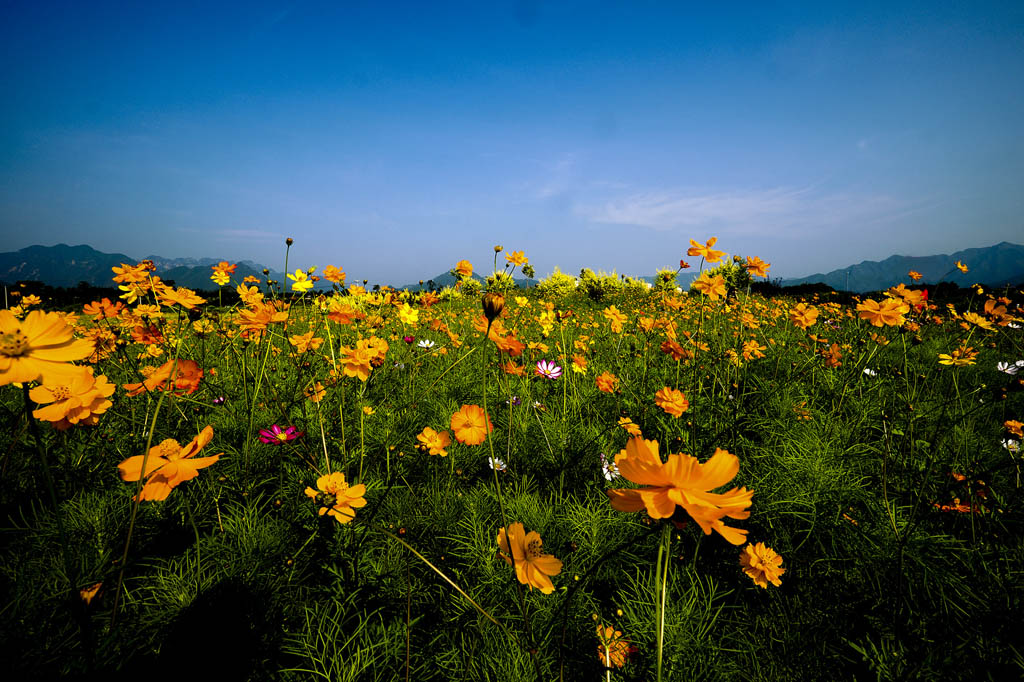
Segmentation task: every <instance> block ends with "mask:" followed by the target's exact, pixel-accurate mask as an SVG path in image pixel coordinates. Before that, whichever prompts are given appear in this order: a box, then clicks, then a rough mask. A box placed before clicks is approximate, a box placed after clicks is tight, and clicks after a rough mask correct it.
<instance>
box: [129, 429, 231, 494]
mask: <svg viewBox="0 0 1024 682" xmlns="http://www.w3.org/2000/svg"><path fill="white" fill-rule="evenodd" d="M212 439H213V427H212V426H207V427H206V428H205V429H203V430H202V431H200V432H199V435H198V436H196V437H195V438H193V439H192V442H190V443H189V444H188V445H186V446H185V447H181V445H179V444H178V441H176V440H174V439H173V438H168V439H167V440H165V441H164V442H162V443H160V444H159V445H155V446H153V447H151V448H150V449H149V455H148V457H147V456H145V455H135V456H134V457H129V458H128V459H126V460H125V461H123V462H121V463H120V464H118V465H117V468H118V471H120V473H121V480H124V481H137V480H139V478H140V477H143V478H145V479H146V483H145V485H143V486H142V492H141V493H139V496H138V497H139V499H142V500H166V499H167V496H168V495H170V494H171V490H173V489H174V488H176V487H177V486H178V485H180V484H182V483H184V482H185V481H190V480H192V479H193V478H195V477H196V476H198V475H199V470H200V469H203V468H205V467H208V466H210V465H211V464H213V463H214V462H216V461H217V460H219V459H220V456H221V455H223V454H224V453H223V452H222V453H219V454H216V455H213V456H212V457H199V458H194V456H195V455H196V454H198V453H199V451H200V450H202V449H203V448H204V447H206V444H207V443H209V442H210V441H211V440H212ZM143 460H145V466H146V471H145V472H143V471H142V466H143Z"/></svg>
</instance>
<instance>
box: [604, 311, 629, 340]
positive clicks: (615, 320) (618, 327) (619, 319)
mask: <svg viewBox="0 0 1024 682" xmlns="http://www.w3.org/2000/svg"><path fill="white" fill-rule="evenodd" d="M601 314H602V315H604V319H606V320H608V322H609V323H610V324H611V325H612V331H613V332H614V333H616V334H618V333H619V332H621V331H622V325H623V324H625V323H626V319H627V318H626V316H625V315H623V314H622V313H621V312H620V311H619V309H618V308H616V307H615V306H613V305H610V306H608V307H607V308H605V309H604V310H603V311H601Z"/></svg>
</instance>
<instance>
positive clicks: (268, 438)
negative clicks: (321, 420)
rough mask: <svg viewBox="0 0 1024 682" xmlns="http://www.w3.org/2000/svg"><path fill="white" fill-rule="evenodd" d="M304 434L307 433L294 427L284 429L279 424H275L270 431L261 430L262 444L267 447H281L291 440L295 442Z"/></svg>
mask: <svg viewBox="0 0 1024 682" xmlns="http://www.w3.org/2000/svg"><path fill="white" fill-rule="evenodd" d="M304 433H305V431H299V430H298V429H296V428H295V427H294V426H289V427H288V428H287V429H282V428H281V427H280V426H278V425H277V424H274V425H273V426H271V427H270V428H269V429H260V442H261V443H266V444H267V445H281V444H283V443H287V442H288V441H290V440H295V439H296V438H298V437H299V436H301V435H303V434H304Z"/></svg>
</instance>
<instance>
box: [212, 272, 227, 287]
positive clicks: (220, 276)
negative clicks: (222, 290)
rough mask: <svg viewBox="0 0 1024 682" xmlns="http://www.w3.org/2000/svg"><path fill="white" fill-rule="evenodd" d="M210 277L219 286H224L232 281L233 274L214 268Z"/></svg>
mask: <svg viewBox="0 0 1024 682" xmlns="http://www.w3.org/2000/svg"><path fill="white" fill-rule="evenodd" d="M210 279H212V280H213V283H214V284H216V285H218V286H224V285H225V284H228V283H229V282H231V275H229V274H228V273H226V272H224V271H223V270H214V271H213V274H212V275H210Z"/></svg>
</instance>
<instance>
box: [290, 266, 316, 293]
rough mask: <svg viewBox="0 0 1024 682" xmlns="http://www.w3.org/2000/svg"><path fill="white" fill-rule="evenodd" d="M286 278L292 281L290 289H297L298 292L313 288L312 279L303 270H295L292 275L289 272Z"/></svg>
mask: <svg viewBox="0 0 1024 682" xmlns="http://www.w3.org/2000/svg"><path fill="white" fill-rule="evenodd" d="M288 279H290V280H291V281H292V291H298V292H299V293H300V294H301V293H305V292H307V291H309V290H310V289H312V288H313V280H311V279H310V278H309V275H308V274H307V273H306V271H305V270H296V271H295V274H294V275H293V274H291V273H290V272H289V273H288Z"/></svg>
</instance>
